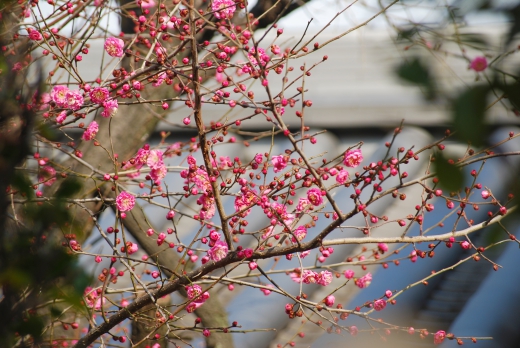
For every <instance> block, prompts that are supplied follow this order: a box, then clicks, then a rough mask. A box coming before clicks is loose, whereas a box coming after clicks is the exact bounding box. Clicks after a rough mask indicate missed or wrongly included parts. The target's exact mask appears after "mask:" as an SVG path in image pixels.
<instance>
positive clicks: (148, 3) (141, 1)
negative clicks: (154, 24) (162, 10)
mask: <svg viewBox="0 0 520 348" xmlns="http://www.w3.org/2000/svg"><path fill="white" fill-rule="evenodd" d="M136 3H137V5H141V7H142V8H151V7H154V6H155V1H153V0H137V1H136Z"/></svg>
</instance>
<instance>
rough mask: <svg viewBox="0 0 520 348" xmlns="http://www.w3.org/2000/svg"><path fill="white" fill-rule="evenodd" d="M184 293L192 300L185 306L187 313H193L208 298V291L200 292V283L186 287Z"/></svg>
mask: <svg viewBox="0 0 520 348" xmlns="http://www.w3.org/2000/svg"><path fill="white" fill-rule="evenodd" d="M186 294H187V295H188V298H189V299H190V300H192V302H190V303H189V304H188V306H186V311H187V312H188V313H193V312H194V311H195V309H197V308H199V307H200V306H202V305H203V304H204V302H206V300H207V299H208V298H209V292H207V291H206V292H202V288H201V287H200V285H197V284H193V285H190V286H187V287H186Z"/></svg>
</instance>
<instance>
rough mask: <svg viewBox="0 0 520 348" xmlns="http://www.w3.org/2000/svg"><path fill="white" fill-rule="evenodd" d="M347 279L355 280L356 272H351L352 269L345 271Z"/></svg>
mask: <svg viewBox="0 0 520 348" xmlns="http://www.w3.org/2000/svg"><path fill="white" fill-rule="evenodd" d="M345 278H347V279H352V278H354V271H353V270H351V269H347V270H346V271H345Z"/></svg>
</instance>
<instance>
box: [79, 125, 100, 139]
mask: <svg viewBox="0 0 520 348" xmlns="http://www.w3.org/2000/svg"><path fill="white" fill-rule="evenodd" d="M98 130H99V126H98V124H97V122H96V121H92V122H90V124H89V125H88V127H87V129H86V130H85V132H84V133H83V136H82V137H81V138H82V139H83V140H87V141H88V140H92V139H94V137H95V136H96V134H97V132H98Z"/></svg>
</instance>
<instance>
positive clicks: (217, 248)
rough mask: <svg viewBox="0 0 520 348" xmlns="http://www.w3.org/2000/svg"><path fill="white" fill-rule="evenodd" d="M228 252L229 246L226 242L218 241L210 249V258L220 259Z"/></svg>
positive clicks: (213, 259)
mask: <svg viewBox="0 0 520 348" xmlns="http://www.w3.org/2000/svg"><path fill="white" fill-rule="evenodd" d="M227 254H228V246H227V244H226V242H223V241H221V240H219V241H216V242H215V245H214V246H213V247H211V248H210V249H209V250H208V258H209V259H210V260H212V261H220V260H222V259H223V258H225V257H226V256H227Z"/></svg>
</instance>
